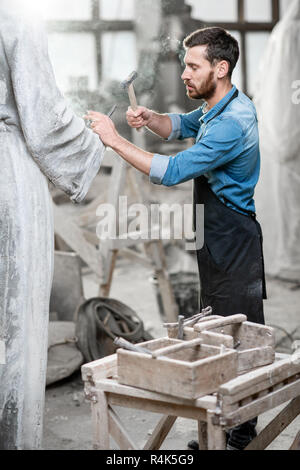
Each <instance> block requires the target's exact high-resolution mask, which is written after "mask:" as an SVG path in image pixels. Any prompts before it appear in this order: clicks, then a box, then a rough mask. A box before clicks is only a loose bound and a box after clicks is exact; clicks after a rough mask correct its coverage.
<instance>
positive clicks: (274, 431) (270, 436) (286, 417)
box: [245, 396, 300, 450]
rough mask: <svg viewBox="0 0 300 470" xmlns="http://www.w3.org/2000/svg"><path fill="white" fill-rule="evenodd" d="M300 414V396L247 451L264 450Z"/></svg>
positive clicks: (267, 427)
mask: <svg viewBox="0 0 300 470" xmlns="http://www.w3.org/2000/svg"><path fill="white" fill-rule="evenodd" d="M299 414H300V396H299V397H297V398H294V399H293V400H292V401H291V402H290V403H289V404H288V405H287V406H286V407H285V408H284V409H283V410H282V411H281V412H280V413H279V414H278V415H277V416H276V417H275V418H274V419H273V420H272V421H271V422H270V423H269V424H268V425H267V426H266V427H265V428H264V429H263V430H262V431H261V433H260V434H259V435H258V436H257V437H256V438H255V439H253V441H252V442H251V443H250V444H249V445H248V446H247V447H246V449H245V450H264V449H266V448H267V447H268V445H270V444H271V442H273V441H274V439H276V437H277V436H278V435H279V434H280V433H282V431H283V430H284V429H285V428H286V427H287V426H289V424H290V423H291V422H292V421H294V419H295V418H296V417H297V416H298V415H299Z"/></svg>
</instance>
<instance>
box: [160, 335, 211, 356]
mask: <svg viewBox="0 0 300 470" xmlns="http://www.w3.org/2000/svg"><path fill="white" fill-rule="evenodd" d="M201 342H202V339H201V338H196V339H192V340H191V341H183V342H181V343H179V344H173V345H171V346H167V347H164V348H161V349H156V350H155V351H153V352H152V358H154V359H155V358H157V357H159V356H167V355H168V354H172V353H175V352H178V351H182V350H184V349H188V348H193V347H195V346H201Z"/></svg>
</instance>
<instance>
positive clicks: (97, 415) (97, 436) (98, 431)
mask: <svg viewBox="0 0 300 470" xmlns="http://www.w3.org/2000/svg"><path fill="white" fill-rule="evenodd" d="M96 396H97V401H95V402H92V428H93V448H94V450H109V448H110V443H109V419H108V404H107V396H106V394H105V393H104V392H99V391H98V392H97V393H96Z"/></svg>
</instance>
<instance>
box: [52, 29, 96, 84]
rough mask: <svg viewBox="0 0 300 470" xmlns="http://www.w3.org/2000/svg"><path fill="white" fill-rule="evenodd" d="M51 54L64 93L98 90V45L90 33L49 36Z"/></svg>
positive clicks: (53, 34) (57, 78)
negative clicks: (77, 90) (79, 90)
mask: <svg viewBox="0 0 300 470" xmlns="http://www.w3.org/2000/svg"><path fill="white" fill-rule="evenodd" d="M49 54H50V58H51V61H52V64H53V67H54V72H55V76H56V80H57V84H58V86H59V87H60V89H61V90H62V91H63V92H67V91H74V89H75V90H76V89H77V88H78V82H79V83H81V87H82V88H87V89H88V90H90V91H93V90H95V89H96V88H97V70H96V44H95V39H94V37H93V35H92V34H89V33H78V34H73V33H51V34H49Z"/></svg>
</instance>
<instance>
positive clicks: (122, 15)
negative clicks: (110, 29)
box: [99, 0, 155, 20]
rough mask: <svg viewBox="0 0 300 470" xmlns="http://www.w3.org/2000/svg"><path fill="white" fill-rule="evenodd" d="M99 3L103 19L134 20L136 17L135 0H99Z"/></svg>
mask: <svg viewBox="0 0 300 470" xmlns="http://www.w3.org/2000/svg"><path fill="white" fill-rule="evenodd" d="M154 1H155V0H154ZM99 4H100V16H101V18H102V19H103V20H132V19H134V17H135V0H99Z"/></svg>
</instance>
